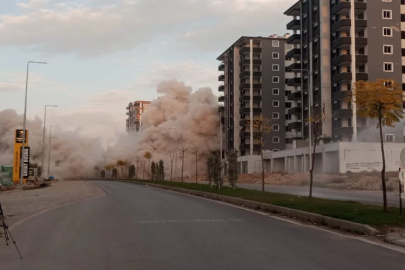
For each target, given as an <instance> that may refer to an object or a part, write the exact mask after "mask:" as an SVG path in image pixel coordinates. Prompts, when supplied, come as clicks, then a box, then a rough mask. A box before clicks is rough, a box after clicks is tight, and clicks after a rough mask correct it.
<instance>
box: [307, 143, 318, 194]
mask: <svg viewBox="0 0 405 270" xmlns="http://www.w3.org/2000/svg"><path fill="white" fill-rule="evenodd" d="M316 141H317V139H315V140H314V148H313V150H312V161H311V168H310V170H309V200H311V199H312V184H313V183H314V163H315V162H314V161H315V149H316ZM310 151H311V150H310Z"/></svg>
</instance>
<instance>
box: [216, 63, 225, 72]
mask: <svg viewBox="0 0 405 270" xmlns="http://www.w3.org/2000/svg"><path fill="white" fill-rule="evenodd" d="M224 70H225V64H224V63H221V64H220V65H219V66H218V71H224Z"/></svg>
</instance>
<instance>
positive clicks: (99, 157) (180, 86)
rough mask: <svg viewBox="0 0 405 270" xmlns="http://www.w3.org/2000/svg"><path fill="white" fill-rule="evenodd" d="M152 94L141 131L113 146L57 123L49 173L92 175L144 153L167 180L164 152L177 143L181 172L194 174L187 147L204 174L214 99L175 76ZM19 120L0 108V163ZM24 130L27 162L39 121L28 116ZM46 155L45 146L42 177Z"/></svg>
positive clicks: (38, 149) (34, 157)
mask: <svg viewBox="0 0 405 270" xmlns="http://www.w3.org/2000/svg"><path fill="white" fill-rule="evenodd" d="M157 93H158V94H159V98H158V99H156V100H154V101H152V103H151V104H150V107H149V110H148V111H147V112H145V113H144V115H143V116H142V122H143V127H142V131H141V132H139V133H131V134H122V135H120V136H119V139H118V141H117V142H116V143H115V144H114V145H113V146H110V147H107V148H106V149H104V148H103V147H102V143H101V141H102V140H101V138H92V137H86V136H83V135H81V134H80V133H79V131H64V130H63V127H62V128H61V129H55V136H57V139H54V140H53V141H52V147H51V160H52V162H51V175H54V176H56V177H57V178H59V179H83V178H94V175H95V170H94V167H95V166H98V167H99V168H100V169H104V167H105V166H106V165H107V164H115V163H116V162H117V161H118V160H123V161H127V162H128V164H136V161H139V162H140V163H139V162H138V163H139V165H140V166H139V167H141V164H143V163H144V161H145V160H144V158H143V156H144V153H145V152H146V151H149V152H151V153H152V155H153V157H152V160H154V161H159V160H160V159H162V160H163V161H164V163H165V169H166V176H167V178H168V177H169V175H170V159H169V152H173V153H175V152H176V150H178V149H179V148H181V147H185V148H188V150H187V151H186V153H185V157H184V173H185V175H193V174H194V173H195V156H194V155H193V154H192V153H191V148H193V147H197V149H198V155H197V156H198V170H199V174H203V173H205V163H206V159H207V157H208V154H209V153H210V152H212V151H215V150H218V148H219V139H218V131H219V118H218V115H217V109H218V104H217V101H216V97H215V96H214V94H213V93H212V91H211V89H209V88H202V89H199V90H197V91H195V92H192V89H191V88H190V87H187V86H186V85H185V84H184V83H182V82H178V81H175V80H173V81H165V82H162V83H160V84H159V85H158V87H157ZM22 122H23V117H22V115H18V114H17V112H16V111H14V110H11V109H7V110H3V111H0V164H3V165H5V164H8V165H11V164H12V160H13V142H14V131H15V129H21V128H22ZM122 122H124V121H122ZM106 128H109V127H106ZM27 129H28V130H29V132H30V133H29V146H30V147H31V162H40V161H41V158H42V132H43V130H42V129H43V126H42V121H41V119H40V118H38V117H36V118H35V119H34V120H29V119H28V120H27ZM53 132H54V130H53ZM47 133H49V132H48V130H47ZM47 141H48V137H47V139H46V142H47ZM47 153H48V146H47V145H46V151H45V165H44V166H45V175H46V172H47V160H48V159H47ZM177 153H178V152H177ZM174 165H175V163H174V162H173V166H174ZM173 171H175V168H174V169H173ZM180 171H181V155H180V154H179V153H178V159H177V176H180ZM139 176H141V175H139ZM145 176H146V175H145Z"/></svg>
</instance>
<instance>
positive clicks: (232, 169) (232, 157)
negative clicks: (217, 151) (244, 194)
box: [228, 150, 238, 189]
mask: <svg viewBox="0 0 405 270" xmlns="http://www.w3.org/2000/svg"><path fill="white" fill-rule="evenodd" d="M237 161H238V155H237V153H236V151H235V150H232V151H229V153H228V180H229V184H230V185H231V187H232V188H233V189H235V188H236V182H237V181H238V172H237V170H236V164H237Z"/></svg>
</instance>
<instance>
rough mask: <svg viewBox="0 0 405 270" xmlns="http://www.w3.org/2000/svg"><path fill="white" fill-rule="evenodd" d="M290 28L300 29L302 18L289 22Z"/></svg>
mask: <svg viewBox="0 0 405 270" xmlns="http://www.w3.org/2000/svg"><path fill="white" fill-rule="evenodd" d="M287 29H288V30H300V29H301V21H300V20H292V21H291V22H289V23H288V24H287Z"/></svg>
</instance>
